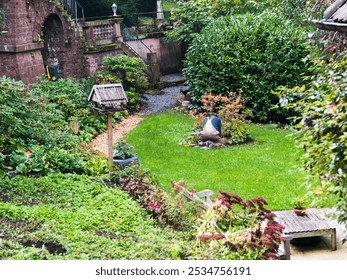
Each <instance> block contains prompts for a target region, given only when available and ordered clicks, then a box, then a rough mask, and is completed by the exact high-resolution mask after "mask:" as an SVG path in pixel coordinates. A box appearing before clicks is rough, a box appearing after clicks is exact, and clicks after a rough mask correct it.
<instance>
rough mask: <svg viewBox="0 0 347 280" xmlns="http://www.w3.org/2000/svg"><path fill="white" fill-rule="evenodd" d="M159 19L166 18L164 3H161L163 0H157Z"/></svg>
mask: <svg viewBox="0 0 347 280" xmlns="http://www.w3.org/2000/svg"><path fill="white" fill-rule="evenodd" d="M157 19H159V20H162V19H164V11H163V5H162V3H161V0H158V1H157Z"/></svg>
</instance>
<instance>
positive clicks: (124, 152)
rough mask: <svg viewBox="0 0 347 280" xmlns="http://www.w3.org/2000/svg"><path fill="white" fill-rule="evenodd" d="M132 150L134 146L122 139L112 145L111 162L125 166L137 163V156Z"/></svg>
mask: <svg viewBox="0 0 347 280" xmlns="http://www.w3.org/2000/svg"><path fill="white" fill-rule="evenodd" d="M133 152H134V146H131V145H129V144H128V143H127V141H126V140H124V139H122V140H120V141H118V142H117V143H116V144H115V145H114V146H113V164H114V165H118V166H122V167H126V166H127V165H129V164H131V163H136V164H139V158H138V156H137V155H136V154H134V153H133Z"/></svg>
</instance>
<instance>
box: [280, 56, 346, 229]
mask: <svg viewBox="0 0 347 280" xmlns="http://www.w3.org/2000/svg"><path fill="white" fill-rule="evenodd" d="M346 67H347V59H345V58H342V59H341V60H337V61H331V62H330V63H327V62H326V61H325V60H322V59H316V60H315V61H314V65H313V66H312V71H313V73H314V74H313V75H312V76H308V77H306V79H305V84H304V85H302V86H296V87H294V88H291V89H288V88H282V90H281V92H280V93H279V94H280V100H281V103H282V105H283V106H286V107H287V108H288V107H289V108H293V109H295V110H296V111H297V112H298V114H299V117H298V119H297V120H296V121H297V128H298V134H297V139H298V141H299V143H300V144H301V147H302V148H303V151H304V155H303V161H304V165H305V169H306V170H308V171H309V173H310V175H311V176H312V180H311V181H310V186H311V190H312V192H313V193H314V194H315V195H316V198H317V200H318V201H322V200H323V201H324V200H325V199H330V198H331V197H333V198H337V200H338V202H337V203H336V206H337V208H338V210H339V211H338V212H337V213H339V214H338V220H339V221H340V222H346V221H347V205H346V200H347V189H346V183H347V166H346V154H347V150H346V140H347V74H346Z"/></svg>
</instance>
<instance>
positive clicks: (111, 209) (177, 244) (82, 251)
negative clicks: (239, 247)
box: [0, 174, 185, 260]
mask: <svg viewBox="0 0 347 280" xmlns="http://www.w3.org/2000/svg"><path fill="white" fill-rule="evenodd" d="M0 193H1V196H0V221H1V228H0V259H34V260H35V259H173V258H181V257H182V255H181V254H184V252H185V250H182V248H183V247H184V246H183V245H182V244H183V243H184V241H180V239H179V238H176V236H178V235H179V233H178V232H176V233H174V232H172V231H170V230H167V229H165V228H160V227H157V226H156V222H155V220H154V219H153V218H151V217H150V216H149V215H148V214H147V213H146V212H145V211H144V210H143V209H142V208H141V207H139V205H138V204H137V203H136V202H135V201H133V200H132V199H131V198H130V197H129V196H128V195H127V194H126V193H125V192H123V191H122V190H120V189H118V188H107V187H105V185H103V184H102V183H101V182H100V181H98V180H93V179H91V178H89V177H87V176H80V175H71V174H70V175H62V174H55V175H50V176H46V177H41V178H27V177H16V178H13V179H11V180H10V179H3V180H0ZM153 240H155V242H153ZM182 240H183V239H182Z"/></svg>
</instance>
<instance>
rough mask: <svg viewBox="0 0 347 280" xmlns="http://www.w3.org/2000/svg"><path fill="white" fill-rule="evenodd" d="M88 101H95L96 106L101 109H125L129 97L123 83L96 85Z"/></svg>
mask: <svg viewBox="0 0 347 280" xmlns="http://www.w3.org/2000/svg"><path fill="white" fill-rule="evenodd" d="M88 101H93V102H94V103H95V104H96V108H95V109H98V110H101V111H103V110H104V111H117V110H124V105H125V104H126V103H127V102H128V98H127V96H126V94H125V92H124V89H123V86H122V84H120V83H119V84H106V85H94V86H93V88H92V90H91V92H90V95H89V97H88Z"/></svg>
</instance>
